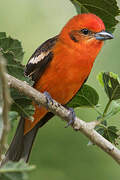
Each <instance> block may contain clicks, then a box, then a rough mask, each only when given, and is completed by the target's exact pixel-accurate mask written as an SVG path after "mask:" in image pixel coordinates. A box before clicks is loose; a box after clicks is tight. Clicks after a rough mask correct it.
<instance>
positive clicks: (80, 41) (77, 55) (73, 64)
mask: <svg viewBox="0 0 120 180" xmlns="http://www.w3.org/2000/svg"><path fill="white" fill-rule="evenodd" d="M82 29H88V30H89V31H90V32H92V33H93V34H94V33H97V32H101V31H104V30H105V26H104V23H103V22H102V20H101V19H100V18H99V17H97V16H96V15H94V14H82V15H77V16H75V17H73V18H72V19H71V20H70V21H69V22H68V23H67V24H66V25H65V27H64V28H63V29H62V31H61V32H60V34H59V36H58V41H57V42H56V44H55V46H54V47H53V49H52V52H53V59H52V61H51V62H50V64H49V66H48V67H47V68H46V70H45V72H44V73H43V74H42V76H41V78H40V79H39V80H38V81H37V82H36V83H35V85H34V88H35V89H37V90H38V91H40V92H44V91H47V92H49V93H50V95H51V96H52V98H53V99H55V100H56V101H58V102H59V103H61V104H66V103H68V102H69V101H70V100H71V99H72V97H73V96H74V95H75V94H76V93H77V91H78V90H79V89H80V87H81V86H82V84H83V83H84V81H85V79H86V78H87V77H88V76H89V73H90V72H91V68H92V66H93V63H94V60H95V58H96V56H97V55H98V53H99V51H100V49H101V47H102V45H103V41H100V40H97V39H96V38H95V37H94V36H93V34H90V35H89V36H86V35H84V34H81V33H79V31H81V30H82ZM70 33H71V35H73V36H74V38H75V39H76V41H77V42H75V41H73V40H72V39H71V38H70ZM35 108H36V110H35V114H34V121H33V122H31V121H29V120H28V119H26V120H25V130H24V133H25V134H26V133H27V132H29V131H30V130H31V129H32V128H33V127H34V126H35V124H36V123H37V122H38V121H40V120H41V119H42V118H43V117H44V116H45V114H46V113H47V110H46V109H45V108H44V107H39V106H38V105H35Z"/></svg>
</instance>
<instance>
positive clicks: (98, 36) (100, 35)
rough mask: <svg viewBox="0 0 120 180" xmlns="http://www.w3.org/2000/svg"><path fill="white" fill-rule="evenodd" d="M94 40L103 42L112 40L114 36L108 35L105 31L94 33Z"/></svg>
mask: <svg viewBox="0 0 120 180" xmlns="http://www.w3.org/2000/svg"><path fill="white" fill-rule="evenodd" d="M95 38H96V39H97V40H101V41H104V40H108V39H113V38H114V36H113V35H112V34H111V33H108V32H106V31H101V32H98V33H95Z"/></svg>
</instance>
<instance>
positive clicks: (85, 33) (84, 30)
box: [81, 29, 89, 35]
mask: <svg viewBox="0 0 120 180" xmlns="http://www.w3.org/2000/svg"><path fill="white" fill-rule="evenodd" d="M81 32H82V33H83V34H84V35H87V34H88V33H89V30H88V29H82V30H81Z"/></svg>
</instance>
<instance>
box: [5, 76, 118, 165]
mask: <svg viewBox="0 0 120 180" xmlns="http://www.w3.org/2000/svg"><path fill="white" fill-rule="evenodd" d="M6 78H7V80H8V85H9V87H12V88H16V89H17V90H18V91H19V92H21V93H24V94H25V95H26V96H29V97H30V98H32V99H33V100H34V101H35V102H36V103H38V104H40V105H42V106H45V107H46V108H48V109H49V111H51V112H52V113H54V114H55V115H58V116H59V117H61V118H62V119H64V120H66V121H69V120H70V111H69V110H67V109H66V108H64V107H63V106H62V105H61V104H59V103H57V102H56V101H55V100H53V103H52V102H51V103H49V105H48V104H47V100H46V97H45V95H44V94H42V93H40V92H38V91H37V90H36V89H34V88H32V87H30V86H29V85H28V84H27V83H26V82H22V81H20V80H18V79H16V78H14V77H12V76H11V75H8V74H6ZM48 106H49V107H48ZM99 123H100V122H99V121H92V122H88V123H86V122H84V121H83V120H81V119H79V118H78V117H75V121H74V124H73V125H72V127H73V129H75V130H79V131H81V132H82V133H83V134H84V135H85V136H87V137H88V138H89V139H90V141H91V142H93V143H94V144H96V145H97V146H98V147H100V148H101V149H102V150H104V151H105V152H106V153H108V154H109V155H110V156H111V157H112V158H113V159H114V160H115V161H116V162H117V163H118V164H120V150H119V149H117V148H116V147H115V146H114V145H113V144H112V143H110V142H109V141H108V140H106V139H105V138H104V137H102V136H101V135H100V134H99V133H97V132H96V131H95V130H94V128H95V126H96V125H98V124H99Z"/></svg>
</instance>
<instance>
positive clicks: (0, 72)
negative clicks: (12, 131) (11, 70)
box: [0, 55, 10, 161]
mask: <svg viewBox="0 0 120 180" xmlns="http://www.w3.org/2000/svg"><path fill="white" fill-rule="evenodd" d="M5 73H6V69H5V60H4V59H3V57H2V56H1V55H0V79H1V84H2V87H1V88H2V98H3V110H2V119H3V128H2V135H1V138H0V161H1V160H2V153H3V151H4V150H5V147H6V144H7V134H8V130H9V121H8V111H9V106H10V94H9V88H8V81H7V78H6V76H5Z"/></svg>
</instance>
